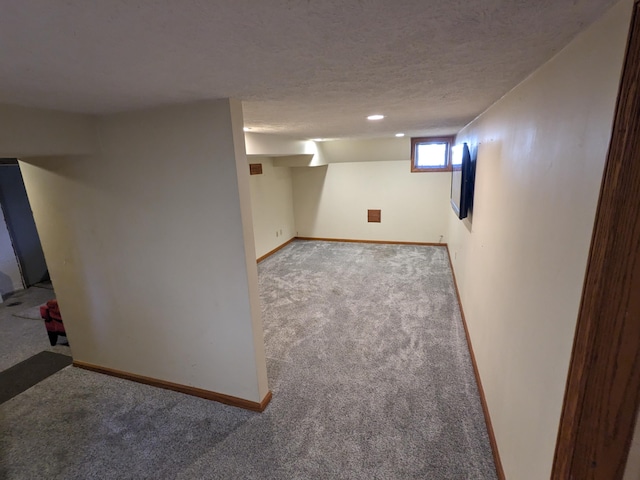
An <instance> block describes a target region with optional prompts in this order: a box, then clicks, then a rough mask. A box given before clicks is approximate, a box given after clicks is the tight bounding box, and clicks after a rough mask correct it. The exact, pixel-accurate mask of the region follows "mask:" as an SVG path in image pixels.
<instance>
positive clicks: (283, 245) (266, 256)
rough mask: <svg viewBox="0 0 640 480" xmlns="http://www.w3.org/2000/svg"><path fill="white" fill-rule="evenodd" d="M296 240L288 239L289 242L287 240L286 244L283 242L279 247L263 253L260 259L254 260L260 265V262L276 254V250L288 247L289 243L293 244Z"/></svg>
mask: <svg viewBox="0 0 640 480" xmlns="http://www.w3.org/2000/svg"><path fill="white" fill-rule="evenodd" d="M295 239H296V237H293V238H290V239H289V240H287V241H286V242H284V243H283V244H282V245H280V246H279V247H276V248H274V249H273V250H271V251H270V252H268V253H265V254H264V255H262V256H261V257H260V258H258V259H257V260H256V263H260V262H261V261H263V260H264V259H265V258H268V257H270V256H271V255H273V254H274V253H276V252H277V251H278V250H281V249H283V248H284V247H286V246H287V245H289V244H290V243H291V242H293V241H294V240H295Z"/></svg>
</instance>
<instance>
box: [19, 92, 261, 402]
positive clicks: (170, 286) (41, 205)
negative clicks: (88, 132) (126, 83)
mask: <svg viewBox="0 0 640 480" xmlns="http://www.w3.org/2000/svg"><path fill="white" fill-rule="evenodd" d="M97 128H98V133H99V137H100V146H101V153H100V154H99V155H94V156H87V157H69V156H64V157H55V158H33V159H29V160H28V161H21V168H22V172H23V176H24V180H25V184H26V186H27V191H28V194H29V199H30V201H31V205H32V208H33V211H34V217H35V219H36V223H37V225H38V231H39V232H40V235H41V238H42V244H43V248H44V251H45V256H46V258H47V263H48V265H49V268H50V273H51V277H52V280H53V283H54V286H55V288H56V293H57V296H58V299H59V301H60V306H61V310H62V313H63V316H64V318H65V324H66V326H67V332H68V334H69V340H70V344H71V345H72V347H73V355H74V359H75V360H78V361H82V362H87V363H91V364H96V365H99V366H102V367H107V368H112V369H116V370H122V371H125V372H129V373H134V374H138V375H144V376H148V377H152V378H156V379H160V380H165V381H169V382H175V383H179V384H184V385H189V386H195V387H198V388H202V389H205V390H211V391H215V392H218V393H223V394H227V395H233V396H236V397H240V398H244V399H247V400H251V401H260V400H262V398H263V397H264V396H265V395H266V393H267V383H266V367H265V359H264V351H263V347H262V342H263V340H262V329H261V323H260V318H259V308H258V307H259V305H258V296H257V295H258V293H257V270H256V265H255V256H254V250H255V249H254V246H253V235H252V232H251V211H250V203H249V202H250V200H249V187H248V182H249V180H248V176H249V175H248V171H247V168H246V158H245V153H244V142H243V135H242V112H241V108H240V105H239V103H238V102H234V101H228V100H224V101H222V100H221V101H216V102H203V103H200V104H193V105H185V106H177V107H168V108H162V109H154V110H149V111H142V112H134V113H127V114H118V115H112V116H108V117H103V118H101V119H99V120H98V121H97Z"/></svg>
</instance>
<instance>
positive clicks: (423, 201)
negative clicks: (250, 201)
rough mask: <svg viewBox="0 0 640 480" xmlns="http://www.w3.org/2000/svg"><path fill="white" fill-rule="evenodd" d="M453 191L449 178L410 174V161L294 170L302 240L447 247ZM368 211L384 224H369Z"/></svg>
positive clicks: (441, 173)
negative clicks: (375, 212)
mask: <svg viewBox="0 0 640 480" xmlns="http://www.w3.org/2000/svg"><path fill="white" fill-rule="evenodd" d="M409 154H410V151H409V147H407V149H406V155H407V156H408V155H409ZM450 186H451V174H450V173H448V172H438V173H436V172H434V173H411V166H410V161H409V160H405V161H375V162H357V163H334V164H329V165H327V166H322V167H314V168H294V169H293V203H294V213H295V225H296V230H297V232H298V236H301V237H316V238H340V239H354V240H394V241H408V242H434V243H439V242H446V241H447V230H448V228H449V226H448V223H447V222H448V214H449V211H450V210H451V207H450V206H449V189H450ZM369 209H380V210H382V214H381V216H382V222H381V223H368V222H367V210H369Z"/></svg>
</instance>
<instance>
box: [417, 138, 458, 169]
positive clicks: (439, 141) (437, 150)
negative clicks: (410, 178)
mask: <svg viewBox="0 0 640 480" xmlns="http://www.w3.org/2000/svg"><path fill="white" fill-rule="evenodd" d="M452 144H453V137H417V138H412V139H411V171H412V172H450V171H451V145H452Z"/></svg>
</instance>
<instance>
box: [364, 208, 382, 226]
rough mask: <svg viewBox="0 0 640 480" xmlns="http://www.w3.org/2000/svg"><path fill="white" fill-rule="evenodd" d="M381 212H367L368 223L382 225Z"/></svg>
mask: <svg viewBox="0 0 640 480" xmlns="http://www.w3.org/2000/svg"><path fill="white" fill-rule="evenodd" d="M380 212H381V210H367V221H368V222H370V223H380Z"/></svg>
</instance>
